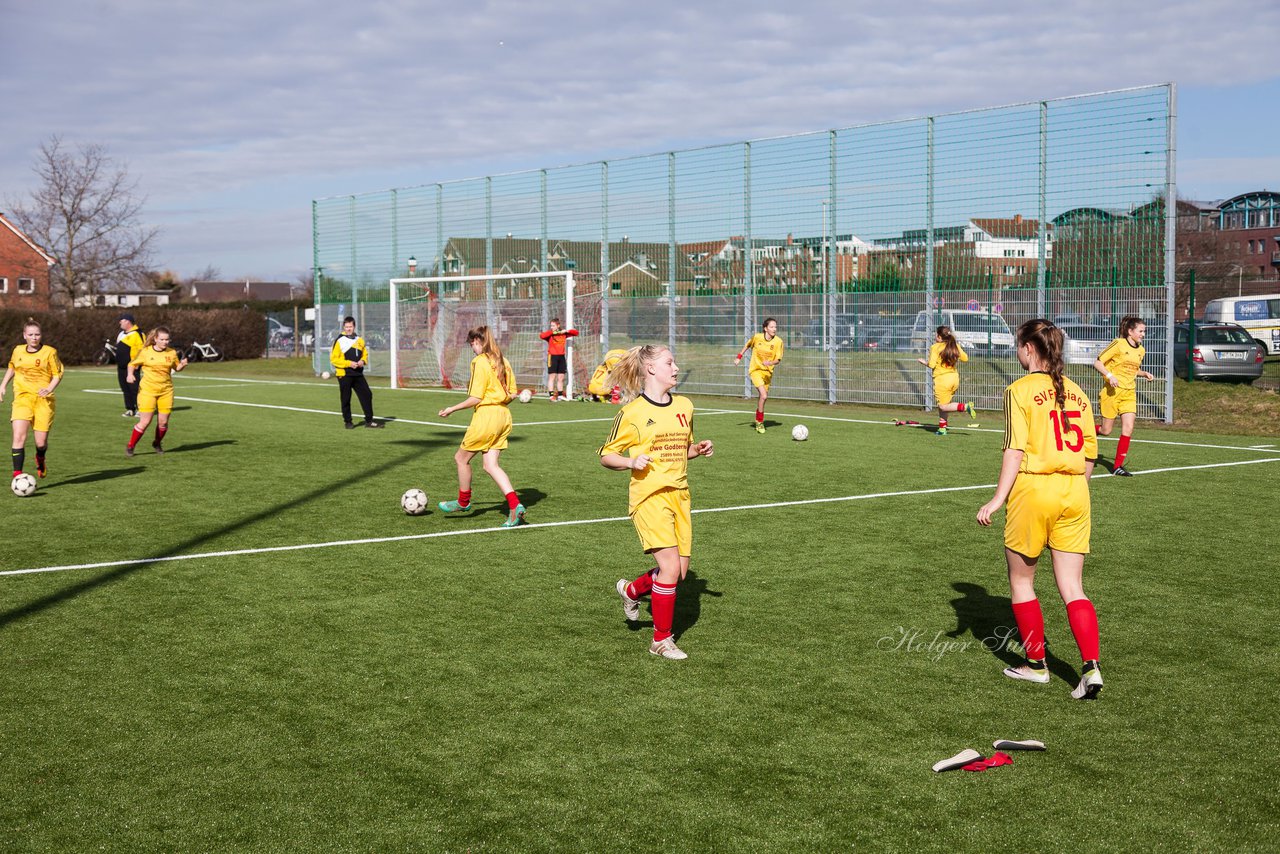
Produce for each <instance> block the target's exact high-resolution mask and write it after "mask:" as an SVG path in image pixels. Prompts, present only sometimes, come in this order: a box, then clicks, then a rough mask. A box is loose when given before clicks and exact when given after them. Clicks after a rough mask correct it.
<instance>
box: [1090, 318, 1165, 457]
mask: <svg viewBox="0 0 1280 854" xmlns="http://www.w3.org/2000/svg"><path fill="white" fill-rule="evenodd" d="M1146 337H1147V324H1145V323H1143V322H1142V318H1140V317H1135V316H1133V315H1126V316H1125V317H1123V318H1121V319H1120V337H1118V338H1116V339H1115V340H1114V341H1112V342H1111V343H1110V344H1108V345H1107V349H1105V350H1103V351H1102V352H1101V353H1100V354H1099V355H1098V358H1097V361H1095V362H1094V363H1093V369H1094V370H1095V371H1097V372H1098V373H1100V374H1102V376H1103V378H1104V379H1105V380H1106V382H1105V383H1104V384H1103V386H1102V391H1100V392H1099V393H1098V410H1099V411H1100V412H1101V413H1102V423H1101V424H1099V425H1098V432H1099V433H1100V434H1102V435H1103V436H1110V435H1111V428H1112V427H1113V426H1114V425H1115V423H1116V416H1117V415H1119V416H1120V442H1119V444H1118V445H1116V457H1115V462H1113V463H1112V464H1111V473H1112V474H1114V475H1118V476H1120V477H1132V476H1133V475H1132V473H1131V472H1130V471H1129V470H1128V469H1126V468H1125V467H1124V459H1125V456H1126V455H1127V454H1128V453H1129V439H1130V438H1131V437H1132V436H1133V425H1134V422H1135V421H1136V420H1137V417H1138V415H1137V413H1138V391H1137V387H1138V381H1137V378H1138V377H1142V378H1143V379H1146V380H1154V379H1155V378H1156V377H1155V374H1153V373H1151V372H1150V371H1144V370H1142V357H1143V356H1145V355H1146V353H1147V348H1146V347H1144V346H1143V345H1142V341H1143V339H1144V338H1146Z"/></svg>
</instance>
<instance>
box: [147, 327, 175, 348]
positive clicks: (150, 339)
mask: <svg viewBox="0 0 1280 854" xmlns="http://www.w3.org/2000/svg"><path fill="white" fill-rule="evenodd" d="M161 332H163V333H164V334H165V335H168V336H169V341H170V343H172V341H173V333H172V332H170V331H169V327H167V326H157V327H156V328H155V329H152V330H151V331H150V332H148V333H147V340H146V341H145V342H144V343H143V345H142V346H143V347H151V346H153V345H154V344H155V343H156V336H158V335H159V334H160V333H161Z"/></svg>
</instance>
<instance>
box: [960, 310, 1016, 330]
mask: <svg viewBox="0 0 1280 854" xmlns="http://www.w3.org/2000/svg"><path fill="white" fill-rule="evenodd" d="M952 320H953V321H954V322H955V330H956V331H957V332H994V333H996V334H1004V335H1008V334H1009V327H1008V326H1005V323H1004V318H1002V317H1000V316H999V315H997V314H992V315H986V314H957V315H954V316H953V317H952Z"/></svg>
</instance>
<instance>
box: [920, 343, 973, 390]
mask: <svg viewBox="0 0 1280 854" xmlns="http://www.w3.org/2000/svg"><path fill="white" fill-rule="evenodd" d="M946 347H947V345H946V344H944V343H942V342H941V341H935V342H934V344H933V346H932V347H930V348H929V370H931V371H933V378H934V379H935V380H936V379H937V378H938V377H942V376H946V375H947V374H958V373H959V371H957V370H956V366H955V365H944V364H943V363H942V351H943V350H945V349H946ZM956 349H957V350H959V351H960V356H959V357H958V358H957V359H956V364H957V365H958V364H959V363H960V362H967V361H969V354H968V353H966V352H965V351H964V348H963V347H961V346H960V343H959V342H956Z"/></svg>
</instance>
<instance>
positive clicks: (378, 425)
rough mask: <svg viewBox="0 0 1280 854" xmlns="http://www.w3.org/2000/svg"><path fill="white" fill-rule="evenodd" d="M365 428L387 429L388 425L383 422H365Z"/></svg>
mask: <svg viewBox="0 0 1280 854" xmlns="http://www.w3.org/2000/svg"><path fill="white" fill-rule="evenodd" d="M364 426H366V427H369V428H371V429H374V430H377V429H379V428H381V427H385V426H386V425H385V424H383V423H382V422H381V421H366V422H364Z"/></svg>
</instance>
